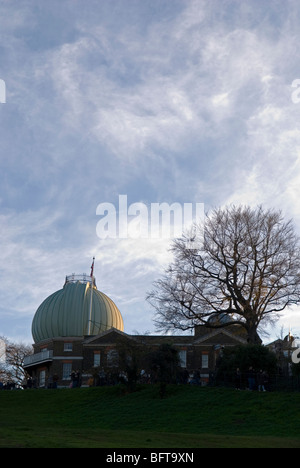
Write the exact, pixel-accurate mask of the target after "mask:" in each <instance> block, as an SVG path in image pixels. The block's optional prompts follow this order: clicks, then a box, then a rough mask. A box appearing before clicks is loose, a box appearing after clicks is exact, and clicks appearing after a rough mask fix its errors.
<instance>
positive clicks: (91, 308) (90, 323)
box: [88, 257, 95, 336]
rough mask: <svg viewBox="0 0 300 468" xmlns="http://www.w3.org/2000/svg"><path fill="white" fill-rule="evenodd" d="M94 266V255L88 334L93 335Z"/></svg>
mask: <svg viewBox="0 0 300 468" xmlns="http://www.w3.org/2000/svg"><path fill="white" fill-rule="evenodd" d="M94 266H95V257H93V263H92V266H91V298H90V313H89V329H88V335H89V336H90V335H91V329H92V311H93V289H94V280H95V279H94Z"/></svg>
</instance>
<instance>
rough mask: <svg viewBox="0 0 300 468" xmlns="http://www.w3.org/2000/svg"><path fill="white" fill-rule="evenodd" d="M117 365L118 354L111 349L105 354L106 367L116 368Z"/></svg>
mask: <svg viewBox="0 0 300 468" xmlns="http://www.w3.org/2000/svg"><path fill="white" fill-rule="evenodd" d="M118 365H119V354H118V351H116V350H115V349H111V350H110V351H108V353H107V366H108V367H117V366H118Z"/></svg>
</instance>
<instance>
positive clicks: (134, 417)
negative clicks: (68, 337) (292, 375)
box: [0, 386, 300, 448]
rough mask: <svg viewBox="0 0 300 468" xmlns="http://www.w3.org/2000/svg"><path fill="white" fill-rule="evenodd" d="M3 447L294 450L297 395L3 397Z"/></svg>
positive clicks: (106, 392) (54, 393) (298, 430)
mask: <svg viewBox="0 0 300 468" xmlns="http://www.w3.org/2000/svg"><path fill="white" fill-rule="evenodd" d="M0 421H1V427H0V447H1V448H3V447H37V448H40V447H43V448H48V447H49V448H50V447H106V448H131V447H136V448H144V447H145V448H196V447H200V448H202V447H277V448H278V447H287V448H288V447H295V448H300V395H299V393H256V392H246V391H245V392H237V391H234V390H231V389H223V388H221V389H220V388H198V387H189V386H170V387H168V397H167V398H166V399H163V400H161V399H160V398H159V396H158V389H157V388H156V387H152V386H145V387H141V388H140V389H139V391H138V392H136V393H132V394H127V393H126V392H125V391H124V389H122V388H120V387H103V388H87V389H74V390H69V389H66V390H27V391H11V392H9V391H2V392H0Z"/></svg>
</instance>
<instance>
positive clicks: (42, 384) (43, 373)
mask: <svg viewBox="0 0 300 468" xmlns="http://www.w3.org/2000/svg"><path fill="white" fill-rule="evenodd" d="M45 385H46V371H45V370H42V371H41V372H40V387H45Z"/></svg>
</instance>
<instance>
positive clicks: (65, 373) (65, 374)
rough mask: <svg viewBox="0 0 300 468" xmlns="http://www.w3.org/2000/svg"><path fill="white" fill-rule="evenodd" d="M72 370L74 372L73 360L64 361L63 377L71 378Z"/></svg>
mask: <svg viewBox="0 0 300 468" xmlns="http://www.w3.org/2000/svg"><path fill="white" fill-rule="evenodd" d="M71 372H72V363H71V362H64V363H63V377H62V380H71Z"/></svg>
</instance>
